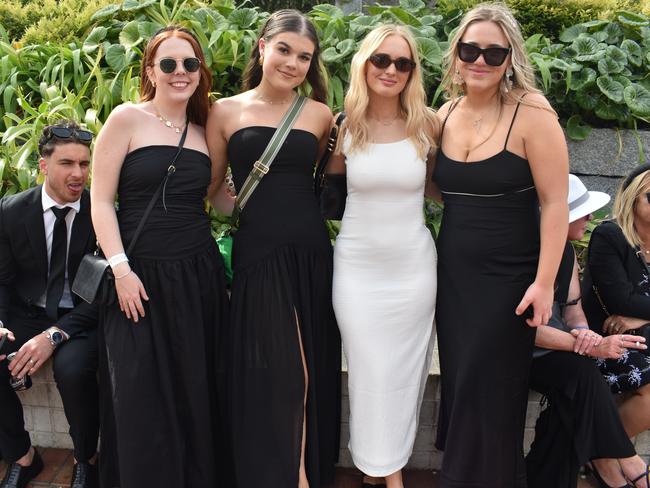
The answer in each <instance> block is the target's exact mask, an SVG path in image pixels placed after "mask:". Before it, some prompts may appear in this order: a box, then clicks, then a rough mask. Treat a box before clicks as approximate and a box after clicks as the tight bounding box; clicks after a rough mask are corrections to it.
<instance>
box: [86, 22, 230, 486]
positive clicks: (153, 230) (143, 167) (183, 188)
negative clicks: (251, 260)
mask: <svg viewBox="0 0 650 488" xmlns="http://www.w3.org/2000/svg"><path fill="white" fill-rule="evenodd" d="M210 84H211V76H210V72H209V71H208V68H207V66H206V65H205V61H204V58H203V53H202V52H201V48H200V46H199V44H198V42H197V40H196V38H195V37H194V36H193V35H192V34H191V33H190V32H188V31H187V30H185V29H182V28H177V27H168V28H165V29H162V30H161V31H159V32H158V33H156V34H155V35H154V36H153V37H152V38H151V40H150V41H149V43H148V44H147V47H146V49H145V51H144V57H143V60H142V72H141V87H140V92H141V102H140V103H137V104H131V103H127V104H124V105H120V106H119V107H117V108H116V109H115V110H113V112H112V113H111V115H110V116H109V118H108V120H107V121H106V124H105V125H104V127H103V128H102V130H101V132H100V134H99V137H98V139H97V145H96V148H95V153H94V160H93V184H92V188H91V198H92V217H93V224H94V227H95V231H96V233H97V238H98V240H99V243H100V244H101V247H102V249H103V251H104V253H105V255H106V256H107V257H108V258H109V261H110V263H111V265H112V268H113V273H114V275H115V288H116V291H117V302H116V303H112V304H109V305H105V306H102V307H101V310H100V325H101V328H102V330H103V335H102V337H103V340H104V341H105V351H104V352H105V361H106V362H107V364H105V365H104V366H105V367H106V368H107V371H108V376H109V377H110V394H111V397H112V407H113V410H114V419H111V418H108V420H107V417H106V416H104V418H103V425H102V442H103V444H104V445H108V446H109V447H110V448H112V449H114V450H116V451H117V459H118V467H119V483H117V482H116V481H115V480H111V483H112V484H106V486H114V485H115V484H119V486H120V487H121V488H142V487H144V486H174V487H179V488H180V487H184V488H196V487H199V486H202V487H203V486H204V487H208V486H209V487H224V488H225V487H228V488H230V487H231V486H232V484H231V482H230V481H228V480H227V479H226V478H227V473H228V466H227V459H228V452H227V451H226V450H224V449H222V447H223V445H224V444H226V445H227V443H226V442H225V440H226V439H225V435H224V434H223V433H222V432H221V431H220V428H219V417H220V410H219V406H218V405H219V397H218V393H219V392H218V391H217V378H216V372H217V367H216V364H215V363H216V359H217V357H218V351H217V349H218V346H219V337H220V333H221V330H223V329H224V328H225V326H226V321H227V320H228V308H227V295H226V289H225V275H224V268H223V261H222V259H221V256H220V254H219V251H218V249H217V246H216V243H215V241H214V239H213V238H212V235H211V233H210V222H209V219H208V216H207V214H206V212H205V204H204V199H205V197H206V195H207V188H208V185H209V183H210V180H211V177H212V172H213V168H212V167H211V162H210V158H209V156H208V147H207V144H206V141H205V131H204V126H205V122H206V118H207V114H208V91H209V89H210ZM185 129H187V138H186V140H185V144H184V147H183V150H182V152H181V153H180V155H179V157H178V160H177V161H176V172H174V173H173V174H171V175H170V177H169V179H168V180H167V184H166V187H165V191H164V192H163V193H162V194H161V196H160V198H159V199H158V200H157V201H156V202H155V205H154V207H153V210H152V211H151V214H150V216H149V218H148V219H147V221H146V224H145V226H144V228H143V231H142V233H141V235H140V237H139V238H138V240H137V242H136V244H135V248H134V249H133V251H132V252H131V253H130V254H129V255H128V256H126V255H125V249H128V246H129V243H130V242H131V239H132V238H133V235H134V232H135V229H136V227H137V225H138V223H139V221H140V219H141V217H142V215H143V213H144V210H145V207H146V206H147V204H148V203H149V201H150V200H151V199H152V197H153V195H154V192H155V190H156V188H157V187H158V185H159V184H160V182H161V181H162V180H163V177H164V176H165V174H167V169H168V166H169V165H170V163H171V161H172V158H173V157H174V155H175V153H176V151H177V145H178V143H179V140H180V138H181V134H182V133H183V131H184V130H185ZM116 194H117V196H118V202H119V210H118V211H117V212H116V211H115V206H114V201H115V196H116ZM102 379H103V380H104V379H105V378H102ZM111 420H114V422H115V432H114V433H113V432H112V429H111V426H110V423H111V422H110V421H111ZM107 422H108V423H107ZM105 437H106V439H105ZM103 454H104V450H102V455H103Z"/></svg>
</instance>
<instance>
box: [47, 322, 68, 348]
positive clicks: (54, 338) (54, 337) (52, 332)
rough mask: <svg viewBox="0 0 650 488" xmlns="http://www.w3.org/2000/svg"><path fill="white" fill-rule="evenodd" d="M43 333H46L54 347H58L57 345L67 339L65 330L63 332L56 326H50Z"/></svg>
mask: <svg viewBox="0 0 650 488" xmlns="http://www.w3.org/2000/svg"><path fill="white" fill-rule="evenodd" d="M43 334H45V337H47V339H48V340H49V341H50V344H51V345H52V347H53V348H54V349H56V348H57V346H58V345H59V344H61V343H62V342H63V340H64V339H65V337H64V336H63V332H61V331H60V330H59V329H57V328H56V327H50V328H49V329H47V330H46V331H45V332H43Z"/></svg>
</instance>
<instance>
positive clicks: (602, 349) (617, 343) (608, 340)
mask: <svg viewBox="0 0 650 488" xmlns="http://www.w3.org/2000/svg"><path fill="white" fill-rule="evenodd" d="M579 332H580V331H579V330H576V329H574V330H572V331H571V335H573V336H574V337H576V336H577V335H578V333H579ZM647 348H648V346H646V345H645V337H641V336H635V335H629V334H615V335H610V336H607V337H603V339H602V340H601V341H600V343H599V344H597V345H595V346H594V347H592V348H591V350H590V351H589V356H592V357H595V358H600V359H620V358H621V356H622V355H623V354H625V352H626V351H627V350H628V349H638V350H640V351H643V350H645V349H647Z"/></svg>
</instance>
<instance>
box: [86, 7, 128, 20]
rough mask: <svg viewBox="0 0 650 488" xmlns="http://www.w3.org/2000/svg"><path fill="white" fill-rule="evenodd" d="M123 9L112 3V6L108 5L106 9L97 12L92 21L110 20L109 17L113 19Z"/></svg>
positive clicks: (91, 18)
mask: <svg viewBox="0 0 650 488" xmlns="http://www.w3.org/2000/svg"><path fill="white" fill-rule="evenodd" d="M121 8H122V5H121V4H119V3H112V4H110V5H106V6H105V7H102V8H100V9H99V10H97V12H95V13H94V14H93V15H92V16H91V17H90V20H91V21H93V22H96V21H98V20H103V19H108V18H109V17H112V16H113V15H115V14H116V13H117V12H119V11H120V9H121Z"/></svg>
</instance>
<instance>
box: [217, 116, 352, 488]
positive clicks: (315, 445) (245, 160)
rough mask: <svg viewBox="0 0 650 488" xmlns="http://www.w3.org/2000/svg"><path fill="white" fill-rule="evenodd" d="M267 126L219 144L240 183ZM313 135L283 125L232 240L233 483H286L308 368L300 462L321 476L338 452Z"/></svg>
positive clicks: (332, 338)
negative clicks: (282, 138) (274, 154)
mask: <svg viewBox="0 0 650 488" xmlns="http://www.w3.org/2000/svg"><path fill="white" fill-rule="evenodd" d="M274 130H275V128H273V127H246V128H243V129H240V130H238V131H237V132H235V133H234V134H233V135H232V136H231V138H230V140H229V142H228V158H229V161H230V164H231V168H232V173H233V179H234V182H235V185H236V187H237V188H241V186H242V184H243V182H244V180H245V179H246V177H247V176H248V174H249V172H250V170H251V168H252V165H253V162H254V161H255V160H257V159H258V158H259V157H260V155H261V154H262V152H263V150H264V148H265V147H266V145H267V143H268V141H269V140H270V138H271V136H272V135H273V132H274ZM317 152H318V140H317V138H316V137H315V136H314V135H313V134H312V133H310V132H308V131H304V130H299V129H293V130H291V132H290V133H289V135H288V137H287V140H286V141H285V143H284V145H283V147H282V148H281V149H280V152H279V153H278V156H277V157H276V159H275V161H274V162H273V164H272V166H271V168H270V171H269V173H268V174H267V175H266V176H265V177H264V179H263V180H262V182H261V183H260V184H259V186H258V187H257V188H256V190H255V192H254V193H253V194H252V196H251V198H250V200H249V201H248V203H247V206H246V208H244V210H243V211H242V213H241V217H240V225H239V230H238V231H237V233H236V234H235V235H234V242H233V282H232V295H231V311H232V313H231V338H230V340H229V350H230V354H232V356H231V359H230V360H229V362H230V365H231V368H232V369H231V374H230V381H231V386H230V389H229V391H230V393H229V397H230V402H231V411H230V414H229V417H230V419H231V428H232V436H233V446H234V449H233V456H234V459H235V467H236V477H237V486H238V487H239V488H259V487H262V486H265V487H274V488H275V487H277V488H280V487H282V488H285V487H286V488H291V487H293V488H295V487H297V486H298V469H299V463H300V451H301V440H302V426H303V399H304V395H305V387H304V386H305V377H304V373H303V365H302V354H301V351H302V352H303V353H304V359H305V362H306V366H307V372H308V377H309V380H308V385H309V386H308V389H307V406H306V416H307V418H306V431H307V432H306V452H305V464H306V471H307V477H308V479H309V484H310V487H311V488H318V487H319V486H321V482H323V483H325V482H330V481H331V480H332V479H333V476H334V464H335V462H336V460H337V458H338V451H339V421H340V385H341V380H340V369H341V342H340V336H339V331H338V327H337V325H336V320H335V318H334V311H333V309H332V245H331V243H330V240H329V237H328V234H327V229H326V227H325V223H324V221H323V219H322V217H321V215H320V211H319V207H318V202H317V200H316V198H315V196H314V192H313V176H312V175H313V164H314V161H316V158H317Z"/></svg>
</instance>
